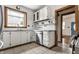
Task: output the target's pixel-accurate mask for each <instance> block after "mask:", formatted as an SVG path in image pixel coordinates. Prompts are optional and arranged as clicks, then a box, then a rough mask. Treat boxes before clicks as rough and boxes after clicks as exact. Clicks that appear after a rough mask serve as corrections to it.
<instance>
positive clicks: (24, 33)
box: [20, 31, 28, 44]
mask: <svg viewBox="0 0 79 59" xmlns="http://www.w3.org/2000/svg"><path fill="white" fill-rule="evenodd" d="M20 34H21V36H20V37H21V44H24V43H27V42H28V31H21V33H20Z"/></svg>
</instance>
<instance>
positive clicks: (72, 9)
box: [55, 5, 79, 46]
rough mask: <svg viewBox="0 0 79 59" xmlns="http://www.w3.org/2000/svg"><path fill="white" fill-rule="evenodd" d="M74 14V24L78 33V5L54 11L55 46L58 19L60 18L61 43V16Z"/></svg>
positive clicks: (56, 43) (56, 42)
mask: <svg viewBox="0 0 79 59" xmlns="http://www.w3.org/2000/svg"><path fill="white" fill-rule="evenodd" d="M72 13H75V23H76V32H78V30H79V29H78V5H68V6H65V7H62V8H60V9H57V10H55V22H56V32H55V46H57V45H58V35H59V34H58V17H59V16H60V19H59V20H60V21H61V24H60V39H61V42H62V16H63V15H68V14H72Z"/></svg>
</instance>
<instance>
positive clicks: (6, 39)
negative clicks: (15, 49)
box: [3, 32, 10, 48]
mask: <svg viewBox="0 0 79 59" xmlns="http://www.w3.org/2000/svg"><path fill="white" fill-rule="evenodd" d="M3 42H4V45H3V48H8V47H10V32H3Z"/></svg>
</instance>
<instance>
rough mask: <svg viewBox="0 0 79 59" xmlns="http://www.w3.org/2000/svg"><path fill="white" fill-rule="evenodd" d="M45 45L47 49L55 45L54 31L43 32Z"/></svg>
mask: <svg viewBox="0 0 79 59" xmlns="http://www.w3.org/2000/svg"><path fill="white" fill-rule="evenodd" d="M43 45H44V46H46V47H52V46H54V45H55V32H54V31H43Z"/></svg>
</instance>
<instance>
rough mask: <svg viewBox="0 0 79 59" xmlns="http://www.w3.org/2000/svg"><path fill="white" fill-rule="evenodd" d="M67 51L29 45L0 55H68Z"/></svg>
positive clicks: (5, 51)
mask: <svg viewBox="0 0 79 59" xmlns="http://www.w3.org/2000/svg"><path fill="white" fill-rule="evenodd" d="M70 53H71V52H70V50H69V49H65V48H64V49H62V47H60V46H58V47H54V48H52V49H47V48H45V47H42V46H39V45H37V44H36V43H31V44H27V45H23V46H19V47H15V48H11V49H7V50H4V51H0V54H70Z"/></svg>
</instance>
